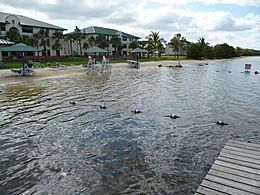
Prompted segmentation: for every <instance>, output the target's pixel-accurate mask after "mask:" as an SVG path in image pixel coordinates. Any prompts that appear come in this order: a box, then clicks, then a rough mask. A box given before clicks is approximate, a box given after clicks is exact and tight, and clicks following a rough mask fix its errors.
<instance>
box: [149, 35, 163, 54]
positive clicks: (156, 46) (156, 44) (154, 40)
mask: <svg viewBox="0 0 260 195" xmlns="http://www.w3.org/2000/svg"><path fill="white" fill-rule="evenodd" d="M147 38H148V49H150V50H151V52H153V53H154V52H158V56H160V55H161V52H162V48H163V45H162V43H161V42H162V41H163V39H162V38H160V36H159V32H153V31H151V34H149V35H148V37H147Z"/></svg>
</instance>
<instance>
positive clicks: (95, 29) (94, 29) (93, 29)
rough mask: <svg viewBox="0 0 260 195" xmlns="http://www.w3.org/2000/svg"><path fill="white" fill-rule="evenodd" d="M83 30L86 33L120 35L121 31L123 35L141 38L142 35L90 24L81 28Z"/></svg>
mask: <svg viewBox="0 0 260 195" xmlns="http://www.w3.org/2000/svg"><path fill="white" fill-rule="evenodd" d="M81 32H83V33H85V34H101V35H112V36H116V35H120V33H121V34H122V36H123V37H128V38H136V39H140V37H137V36H134V35H131V34H128V33H125V32H121V31H119V30H115V29H110V28H103V27H98V26H90V27H87V28H83V29H82V30H81Z"/></svg>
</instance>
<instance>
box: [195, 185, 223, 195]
mask: <svg viewBox="0 0 260 195" xmlns="http://www.w3.org/2000/svg"><path fill="white" fill-rule="evenodd" d="M197 193H199V194H203V195H204V194H205V195H208V194H210V195H223V194H224V193H223V192H219V191H216V190H212V189H210V188H207V187H204V186H200V187H199V188H198V190H197ZM225 194H226V193H225Z"/></svg>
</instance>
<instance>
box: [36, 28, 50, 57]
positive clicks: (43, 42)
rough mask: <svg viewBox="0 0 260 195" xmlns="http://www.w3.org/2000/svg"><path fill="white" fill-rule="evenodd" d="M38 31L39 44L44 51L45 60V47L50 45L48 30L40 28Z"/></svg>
mask: <svg viewBox="0 0 260 195" xmlns="http://www.w3.org/2000/svg"><path fill="white" fill-rule="evenodd" d="M38 33H39V38H40V46H42V47H43V50H44V52H45V61H46V62H47V47H49V46H50V40H49V31H48V30H44V29H42V30H40V31H39V32H38Z"/></svg>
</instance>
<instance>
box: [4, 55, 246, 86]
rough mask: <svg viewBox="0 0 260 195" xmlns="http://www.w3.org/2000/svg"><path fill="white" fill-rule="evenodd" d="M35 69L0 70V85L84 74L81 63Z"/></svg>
mask: <svg viewBox="0 0 260 195" xmlns="http://www.w3.org/2000/svg"><path fill="white" fill-rule="evenodd" d="M240 58H241V57H240ZM242 58H245V57H242ZM233 59H236V58H233ZM233 59H214V60H180V64H181V65H182V66H184V67H185V66H186V65H198V64H212V63H215V62H219V61H225V60H233ZM177 64H178V60H167V61H164V60H162V61H149V62H141V69H142V68H144V67H158V65H162V66H175V65H177ZM111 65H112V71H113V69H117V68H128V64H127V63H112V64H111ZM35 71H36V75H35V76H29V77H19V76H14V75H13V74H12V73H11V70H10V69H5V70H0V86H4V85H8V84H17V83H22V82H27V81H36V80H43V79H51V78H62V77H68V76H73V75H82V74H86V73H85V71H84V68H83V67H82V65H77V66H66V67H65V68H37V69H35Z"/></svg>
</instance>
